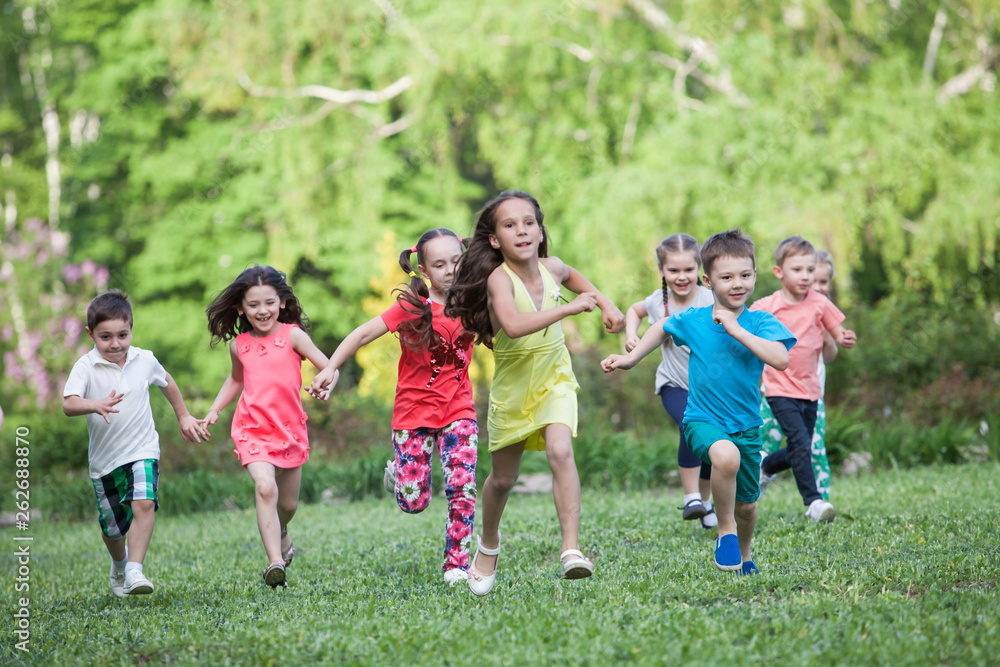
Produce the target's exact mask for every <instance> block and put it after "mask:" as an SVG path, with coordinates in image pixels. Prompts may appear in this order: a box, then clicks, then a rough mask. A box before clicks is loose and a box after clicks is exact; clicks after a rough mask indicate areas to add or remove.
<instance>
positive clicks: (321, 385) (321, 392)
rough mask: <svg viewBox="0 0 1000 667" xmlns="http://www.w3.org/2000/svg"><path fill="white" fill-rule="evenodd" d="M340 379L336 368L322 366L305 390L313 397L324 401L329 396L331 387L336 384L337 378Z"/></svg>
mask: <svg viewBox="0 0 1000 667" xmlns="http://www.w3.org/2000/svg"><path fill="white" fill-rule="evenodd" d="M338 379H340V370H339V369H336V368H329V367H327V368H324V369H323V370H321V371H320V372H319V373H317V374H316V377H315V378H313V381H312V384H310V385H309V386H308V387H307V388H306V391H308V392H309V395H310V396H312V397H313V398H318V399H320V400H321V401H325V400H327V399H328V398H330V392H332V391H333V388H334V387H336V386H337V380H338Z"/></svg>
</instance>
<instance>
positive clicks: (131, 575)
mask: <svg viewBox="0 0 1000 667" xmlns="http://www.w3.org/2000/svg"><path fill="white" fill-rule="evenodd" d="M123 592H124V593H125V595H146V594H148V593H152V592H153V582H152V581H150V580H149V579H147V578H146V575H144V574H143V573H142V571H141V570H127V571H126V572H125V586H124V588H123Z"/></svg>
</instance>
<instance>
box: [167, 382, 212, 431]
mask: <svg viewBox="0 0 1000 667" xmlns="http://www.w3.org/2000/svg"><path fill="white" fill-rule="evenodd" d="M160 391H162V392H163V395H164V396H166V397H167V400H168V401H170V407H172V408H173V409H174V414H175V415H176V416H177V424H178V425H179V426H180V427H181V435H182V436H184V439H185V440H187V441H189V442H201V441H202V438H204V439H205V440H208V430H207V429H206V428H205V425H204V424H202V423H201V422H199V421H198V420H197V419H195V418H194V417H192V416H191V413H190V412H188V409H187V405H185V404H184V397H183V396H181V390H180V387H178V386H177V383H176V382H174V378H173V377H172V376H171V375H170V373H167V386H166V387H160Z"/></svg>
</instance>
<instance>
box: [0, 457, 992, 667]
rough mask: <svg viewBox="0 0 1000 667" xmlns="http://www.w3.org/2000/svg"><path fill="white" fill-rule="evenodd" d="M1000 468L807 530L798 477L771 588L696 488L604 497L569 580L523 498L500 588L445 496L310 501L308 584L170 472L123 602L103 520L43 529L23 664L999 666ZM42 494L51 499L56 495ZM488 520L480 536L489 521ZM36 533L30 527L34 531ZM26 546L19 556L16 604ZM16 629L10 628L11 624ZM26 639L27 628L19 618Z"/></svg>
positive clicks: (778, 532)
mask: <svg viewBox="0 0 1000 667" xmlns="http://www.w3.org/2000/svg"><path fill="white" fill-rule="evenodd" d="M998 477H1000V466H997V465H992V464H991V465H985V464H983V465H967V466H962V467H939V468H921V469H910V470H900V471H897V472H889V473H884V474H880V475H869V476H862V477H857V478H852V479H847V478H836V477H835V479H834V496H833V500H834V501H835V502H836V504H837V507H838V509H839V512H840V515H839V517H838V518H837V521H836V522H835V523H833V524H827V525H816V524H813V523H811V522H808V521H807V520H806V519H805V518H804V517H803V509H804V508H803V507H802V506H801V502H800V500H799V498H798V495H797V493H796V491H795V487H794V482H792V480H791V478H790V477H786V478H785V479H783V480H782V481H781V482H779V483H776V484H775V485H773V486H772V487H771V489H770V490H769V491H768V495H767V497H766V498H765V499H764V501H763V502H762V504H761V511H760V516H761V518H760V522H759V524H758V531H757V540H756V543H755V558H756V561H757V563H758V565H759V566H760V568H761V572H762V573H761V575H759V576H756V577H748V578H743V577H738V576H736V575H732V574H724V573H722V572H719V571H717V570H716V569H715V567H714V565H713V564H712V547H713V539H712V538H713V535H711V534H710V531H705V530H703V529H701V527H700V526H699V525H698V524H697V522H682V521H681V520H680V512H678V511H677V509H676V507H677V506H678V505H679V499H680V493H679V490H677V489H671V490H669V491H668V492H666V493H645V494H624V495H623V494H610V493H587V492H586V491H585V493H584V506H583V510H584V519H583V530H582V534H583V546H584V550H585V551H587V552H588V553H589V554H591V555H592V556H593V558H594V561H595V563H596V566H597V571H596V574H595V576H594V577H593V578H591V579H589V580H583V581H576V582H563V581H560V580H559V579H558V577H557V574H558V564H557V558H556V551H557V549H558V547H559V539H558V524H557V522H556V519H555V510H554V508H553V505H552V500H551V498H550V497H549V496H534V497H527V496H513V497H512V498H511V500H510V503H509V504H508V508H507V513H506V515H505V517H504V525H503V532H504V545H503V547H504V550H503V553H502V555H501V557H500V576H499V579H498V583H497V587H496V588H495V589H494V591H493V593H492V594H491V595H490V596H489V597H487V598H485V599H477V598H475V597H474V596H473V595H472V594H471V593H470V592H469V591H468V588H467V587H457V588H455V589H448V588H446V587H445V586H444V584H443V582H442V579H441V571H440V558H441V553H440V552H441V549H442V546H443V529H444V515H445V506H446V505H445V501H444V499H443V498H435V499H434V500H433V502H432V503H431V506H430V508H429V509H428V510H427V511H426V512H425V513H424V514H423V515H419V516H408V515H404V514H403V513H402V512H400V511H399V510H398V509H397V508H396V506H395V504H394V503H393V502H392V501H391V500H390V499H389V498H388V497H385V498H382V499H379V500H372V501H367V502H361V503H356V504H341V505H333V506H323V505H313V506H308V507H303V508H302V509H301V510H300V511H299V514H298V516H297V517H296V519H295V521H294V522H293V524H292V530H291V533H292V535H293V537H294V540H295V544H296V557H295V562H294V563H293V564H292V566H291V567H290V568H289V584H290V585H289V587H288V588H287V589H284V590H276V591H272V590H270V589H268V588H265V587H264V586H263V584H262V582H261V580H260V574H259V573H260V571H261V569H262V568H263V567H264V565H265V562H264V561H265V558H264V553H263V548H262V547H261V545H260V540H259V538H258V535H257V530H256V525H255V523H254V517H253V515H252V514H251V513H249V512H244V511H238V512H229V513H208V514H199V515H191V516H171V514H170V509H169V507H170V505H169V479H164V480H163V484H162V487H161V492H162V494H163V507H162V508H161V511H160V512H159V515H158V519H157V525H156V532H155V534H154V536H153V544H152V547H151V552H150V555H149V556H148V557H147V559H146V573H147V574H148V576H149V577H150V579H151V580H152V581H153V582H154V583H155V585H156V591H155V592H154V593H153V594H152V595H148V596H143V597H136V598H125V599H123V600H118V599H116V598H114V597H113V596H112V595H111V592H110V590H109V588H108V582H107V571H108V565H109V559H108V556H107V554H106V552H105V550H104V547H103V546H102V544H101V541H100V537H99V535H98V530H99V528H98V526H97V523H96V521H95V522H93V523H81V524H73V525H48V526H44V525H37V526H33V527H32V531H31V534H33V535H34V541H33V542H32V547H31V550H32V561H31V574H30V585H31V590H30V612H31V639H30V648H31V652H30V653H28V654H24V653H22V652H20V651H15V650H14V649H13V644H14V642H15V641H16V638H13V637H12V633H11V632H9V631H7V629H6V628H5V631H4V633H3V637H4V639H3V642H2V653H0V657H2V659H3V661H4V662H9V661H11V660H15V661H18V662H22V661H23V662H25V663H28V664H40V665H59V664H74V663H79V664H100V665H118V664H121V665H131V664H137V663H143V662H151V663H154V664H157V663H180V664H185V663H192V664H194V663H200V664H212V665H222V664H243V665H263V664H275V665H278V664H283V665H291V664H362V665H367V664H413V665H416V664H420V665H439V664H440V665H472V664H476V665H478V664H504V665H509V664H587V665H608V664H612V663H617V662H635V663H641V664H651V665H658V664H681V663H686V664H725V665H744V664H803V665H824V666H825V665H830V664H858V663H863V664H870V665H882V664H892V665H937V664H951V665H970V664H981V665H988V664H997V660H998V659H1000V658H998V656H1000V625H998V623H1000V595H998V592H997V569H998V566H1000V548H998V546H997V539H998V532H1000V486H998V485H997V483H996V480H997V478H998ZM40 492H44V490H40ZM477 528H478V525H477ZM21 534H23V533H21ZM14 535H15V533H14V532H13V531H11V530H7V531H4V532H3V533H0V536H2V537H3V539H5V540H7V543H8V547H7V548H5V549H4V553H5V554H7V555H5V556H4V557H3V558H2V562H3V571H4V572H5V573H7V574H6V580H5V581H4V582H3V587H4V590H5V591H6V595H5V605H4V606H5V609H8V610H10V609H14V608H15V607H14V600H16V598H17V597H19V596H21V595H23V594H15V592H14V585H15V582H14V579H15V574H14V573H15V571H16V569H17V564H16V561H15V559H14V558H13V557H12V556H11V555H9V554H11V553H12V552H13V551H14V547H13V545H15V544H16V543H15V542H14V541H13V537H14ZM4 616H5V617H6V619H7V620H6V623H8V624H12V621H11V614H10V613H5V614H4ZM8 627H12V625H9V626H8Z"/></svg>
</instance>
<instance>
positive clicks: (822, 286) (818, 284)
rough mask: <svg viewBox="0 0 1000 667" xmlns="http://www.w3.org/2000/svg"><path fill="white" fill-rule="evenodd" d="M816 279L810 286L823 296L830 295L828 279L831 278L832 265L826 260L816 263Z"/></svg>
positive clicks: (830, 279)
mask: <svg viewBox="0 0 1000 667" xmlns="http://www.w3.org/2000/svg"><path fill="white" fill-rule="evenodd" d="M815 276H816V280H815V282H813V285H812V288H813V289H814V290H816V291H817V292H819V293H820V294H822V295H823V296H830V281H832V280H833V267H832V266H831V265H830V264H827V263H826V262H824V263H822V264H817V265H816V273H815Z"/></svg>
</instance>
